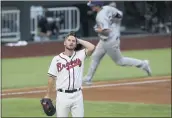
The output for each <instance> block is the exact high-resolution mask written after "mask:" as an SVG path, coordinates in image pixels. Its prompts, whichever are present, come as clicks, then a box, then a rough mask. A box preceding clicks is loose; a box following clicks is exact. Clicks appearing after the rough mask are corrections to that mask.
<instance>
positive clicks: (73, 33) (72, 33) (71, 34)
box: [65, 32, 77, 41]
mask: <svg viewBox="0 0 172 118" xmlns="http://www.w3.org/2000/svg"><path fill="white" fill-rule="evenodd" d="M69 36H74V37H75V39H76V41H77V38H76V33H75V32H69V34H67V36H66V37H65V40H66V39H67V38H68V37H69Z"/></svg>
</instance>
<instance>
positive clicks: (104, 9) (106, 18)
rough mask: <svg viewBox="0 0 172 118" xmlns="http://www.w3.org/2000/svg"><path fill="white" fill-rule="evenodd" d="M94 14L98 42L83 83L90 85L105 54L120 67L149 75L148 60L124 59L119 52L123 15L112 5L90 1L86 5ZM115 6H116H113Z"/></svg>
mask: <svg viewBox="0 0 172 118" xmlns="http://www.w3.org/2000/svg"><path fill="white" fill-rule="evenodd" d="M87 5H88V6H89V7H91V9H92V10H93V11H94V12H97V16H96V25H95V26H94V29H95V31H96V32H97V33H98V37H99V39H100V41H99V42H98V44H97V46H96V49H95V51H94V53H93V55H92V61H91V64H90V68H89V70H88V73H87V75H86V76H85V77H84V79H83V82H84V83H85V84H87V85H90V84H92V82H91V81H92V77H93V75H94V73H95V71H96V69H97V67H98V65H99V63H100V61H101V59H102V58H103V57H104V55H105V54H106V53H107V54H108V55H109V56H110V57H111V58H112V60H113V61H114V62H115V63H116V64H117V65H120V66H135V67H137V68H141V69H143V70H144V71H146V72H147V74H148V75H151V69H150V66H149V61H148V60H139V59H134V58H129V57H124V56H123V55H122V54H121V51H120V25H121V20H122V17H123V13H122V12H121V11H120V10H118V9H117V8H115V7H112V5H106V6H103V3H102V2H101V1H90V2H88V3H87ZM115 6H116V5H115Z"/></svg>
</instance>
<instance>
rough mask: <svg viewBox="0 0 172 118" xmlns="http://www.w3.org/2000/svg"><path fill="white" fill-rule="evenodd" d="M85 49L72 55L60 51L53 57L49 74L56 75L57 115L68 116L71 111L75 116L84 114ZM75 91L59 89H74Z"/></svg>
mask: <svg viewBox="0 0 172 118" xmlns="http://www.w3.org/2000/svg"><path fill="white" fill-rule="evenodd" d="M85 58H86V53H85V49H83V50H80V51H77V52H74V53H73V55H72V56H71V57H68V56H66V55H64V53H60V54H59V55H58V56H55V57H54V58H53V59H52V62H51V64H50V67H49V70H48V74H49V75H50V76H55V77H56V90H57V97H56V111H57V117H68V114H69V112H70V111H71V113H72V116H73V117H83V116H84V105H83V95H82V91H81V90H80V89H81V86H82V77H83V71H84V60H85ZM74 89H77V91H76V92H73V93H65V92H60V91H58V90H62V91H65V90H74Z"/></svg>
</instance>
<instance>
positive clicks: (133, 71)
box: [2, 49, 171, 117]
mask: <svg viewBox="0 0 172 118" xmlns="http://www.w3.org/2000/svg"><path fill="white" fill-rule="evenodd" d="M123 55H125V56H129V57H134V58H138V59H149V60H150V62H151V67H152V71H153V76H161V75H171V49H156V50H143V51H125V52H123ZM52 58H53V56H46V57H35V58H21V59H3V60H2V89H9V88H22V87H32V86H42V85H47V70H48V67H49V64H50V62H51V59H52ZM89 61H90V59H87V60H86V63H85V73H86V72H87V70H88V67H89ZM143 76H147V75H146V73H144V72H143V71H142V70H139V69H137V68H133V67H120V66H116V65H115V64H114V63H113V61H112V60H111V59H110V58H109V57H108V56H105V57H104V58H103V60H102V62H101V64H100V66H99V67H98V69H97V71H96V74H95V76H94V81H105V80H115V79H130V78H137V77H143ZM41 109H42V108H41V105H40V101H39V99H21V98H9V99H3V100H2V116H3V117H31V116H33V117H46V116H45V114H44V113H43V111H42V110H41ZM170 115H171V105H150V104H141V103H140V104H138V103H137V104H136V103H115V102H92V101H85V116H96V117H103V116H109V117H110V116H113V117H114V116H115V117H120V116H127V117H132V116H137V117H148V116H154V117H170Z"/></svg>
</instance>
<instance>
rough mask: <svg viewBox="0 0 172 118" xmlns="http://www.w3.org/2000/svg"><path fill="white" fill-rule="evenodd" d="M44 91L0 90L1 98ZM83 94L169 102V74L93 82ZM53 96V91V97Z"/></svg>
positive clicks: (97, 98) (105, 98)
mask: <svg viewBox="0 0 172 118" xmlns="http://www.w3.org/2000/svg"><path fill="white" fill-rule="evenodd" d="M45 91H46V86H44V87H36V88H22V89H8V90H3V91H2V98H15V97H18V98H19V97H22V98H40V99H41V98H42V97H43V96H44V95H45ZM83 94H84V100H90V101H115V102H139V103H147V104H171V76H166V77H149V78H140V79H132V80H131V79H130V80H116V81H105V82H95V83H94V84H93V85H92V86H83ZM55 96H56V92H55V91H54V95H53V99H55Z"/></svg>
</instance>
